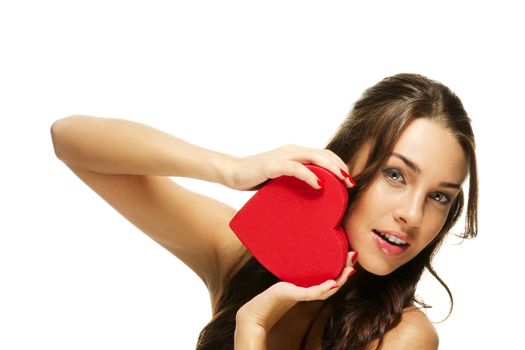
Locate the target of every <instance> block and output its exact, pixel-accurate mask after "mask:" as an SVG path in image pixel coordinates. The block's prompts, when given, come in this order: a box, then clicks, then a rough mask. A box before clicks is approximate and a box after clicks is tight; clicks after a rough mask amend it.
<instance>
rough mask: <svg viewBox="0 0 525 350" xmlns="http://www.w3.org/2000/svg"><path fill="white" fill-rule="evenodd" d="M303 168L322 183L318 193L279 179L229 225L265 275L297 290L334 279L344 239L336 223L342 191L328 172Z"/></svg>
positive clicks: (344, 251) (344, 192)
mask: <svg viewBox="0 0 525 350" xmlns="http://www.w3.org/2000/svg"><path fill="white" fill-rule="evenodd" d="M306 166H307V167H308V168H309V169H310V170H312V171H313V172H314V173H315V174H316V175H317V177H318V178H319V179H320V180H321V181H322V185H323V188H322V189H319V190H317V189H314V188H312V187H311V186H310V185H308V184H307V183H306V182H304V181H302V180H299V179H297V178H295V177H292V176H281V177H279V178H276V179H273V180H270V181H269V182H268V183H267V184H266V185H264V186H263V187H262V188H261V189H260V190H259V191H257V192H256V193H255V194H254V195H253V196H252V198H250V200H248V202H246V204H245V205H244V206H243V207H242V208H241V209H240V210H239V211H238V212H237V214H236V215H235V216H234V217H233V219H232V220H231V222H230V227H231V228H232V230H233V231H234V232H235V234H236V235H237V237H239V239H240V240H241V242H242V243H243V244H244V246H245V247H246V248H247V249H248V250H249V251H250V253H251V254H252V255H253V256H254V257H255V258H256V259H257V260H258V261H259V262H260V263H261V264H262V265H263V266H264V267H265V268H266V269H267V270H268V271H270V272H271V273H272V274H274V275H275V276H277V277H278V278H279V279H281V280H283V281H287V282H291V283H293V284H295V285H297V286H301V287H309V286H313V285H317V284H320V283H322V282H324V281H326V280H328V279H335V278H337V277H338V276H339V275H340V274H341V272H342V270H343V268H344V266H345V263H346V257H347V254H348V240H347V238H346V234H345V232H344V230H343V229H342V228H341V225H340V223H341V220H342V218H343V215H344V213H345V210H346V206H347V203H348V191H347V188H346V186H345V185H344V184H343V182H342V181H341V180H339V179H338V178H337V177H336V176H335V175H334V174H332V173H331V172H329V171H328V170H326V169H324V168H321V167H318V166H316V165H306Z"/></svg>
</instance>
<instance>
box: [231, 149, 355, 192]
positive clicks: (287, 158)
mask: <svg viewBox="0 0 525 350" xmlns="http://www.w3.org/2000/svg"><path fill="white" fill-rule="evenodd" d="M306 163H310V164H315V165H318V166H320V167H323V168H325V169H327V170H329V171H331V172H332V173H333V174H335V175H336V176H337V177H338V178H339V179H341V180H343V181H345V183H346V184H347V186H348V187H352V186H353V185H354V184H353V183H352V181H353V180H350V176H349V174H348V173H349V170H348V166H347V165H346V164H345V162H344V161H343V160H342V159H341V158H339V157H338V156H337V155H336V154H335V153H333V152H332V151H330V150H326V149H315V148H306V147H300V146H295V145H288V146H282V147H279V148H277V149H275V150H272V151H269V152H265V153H260V154H256V155H253V156H249V157H244V158H235V159H234V160H233V162H232V164H231V166H230V167H229V172H228V176H227V179H226V186H228V187H230V188H233V189H236V190H250V189H253V188H255V187H257V186H258V185H260V184H262V183H263V182H265V181H266V180H268V179H275V178H277V177H279V176H282V175H288V176H294V177H296V178H298V179H301V180H303V181H305V182H306V183H308V184H309V185H310V186H312V187H313V188H316V189H319V188H321V186H320V185H319V183H318V180H319V179H318V178H317V176H316V175H315V174H314V173H313V172H312V171H310V170H309V169H308V168H307V167H306V166H304V164H306Z"/></svg>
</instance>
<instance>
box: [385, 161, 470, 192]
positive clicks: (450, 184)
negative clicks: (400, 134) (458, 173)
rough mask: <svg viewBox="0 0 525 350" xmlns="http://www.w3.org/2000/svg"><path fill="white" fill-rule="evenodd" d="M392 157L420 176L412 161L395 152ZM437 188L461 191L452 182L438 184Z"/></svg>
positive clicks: (418, 169) (419, 170)
mask: <svg viewBox="0 0 525 350" xmlns="http://www.w3.org/2000/svg"><path fill="white" fill-rule="evenodd" d="M392 155H393V156H396V157H397V158H399V159H401V160H402V161H403V163H405V164H406V166H407V167H409V168H410V169H412V170H413V171H414V172H415V173H416V174H421V168H419V166H418V165H417V164H416V163H414V162H413V161H411V160H410V159H408V158H407V157H405V156H404V155H402V154H400V153H397V152H392ZM439 186H441V187H448V188H457V189H458V190H460V189H461V185H459V184H456V183H452V182H440V183H439Z"/></svg>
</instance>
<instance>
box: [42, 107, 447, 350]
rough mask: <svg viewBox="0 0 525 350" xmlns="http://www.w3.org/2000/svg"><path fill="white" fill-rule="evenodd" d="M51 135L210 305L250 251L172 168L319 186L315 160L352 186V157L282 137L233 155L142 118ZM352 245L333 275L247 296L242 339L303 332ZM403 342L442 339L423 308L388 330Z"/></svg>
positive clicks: (241, 180) (76, 126) (273, 344)
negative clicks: (202, 289) (179, 264)
mask: <svg viewBox="0 0 525 350" xmlns="http://www.w3.org/2000/svg"><path fill="white" fill-rule="evenodd" d="M51 134H52V139H53V146H54V148H55V153H56V155H57V157H58V158H59V159H60V160H62V161H63V162H64V163H65V164H66V165H67V166H68V167H69V168H70V169H71V170H72V171H73V172H74V173H75V174H76V175H77V176H78V177H79V178H80V179H81V180H82V181H83V182H85V183H86V184H87V185H88V186H89V187H90V188H92V189H93V190H94V191H95V192H96V193H98V194H99V195H100V196H101V197H102V198H103V199H104V200H105V201H107V202H108V203H109V204H110V205H111V206H112V207H113V208H115V209H116V210H117V211H118V212H119V213H120V214H121V215H123V216H124V217H125V218H126V219H127V220H129V221H130V222H131V223H132V224H134V225H135V226H136V227H137V228H139V229H140V230H141V231H143V232H144V233H146V234H147V235H148V236H149V237H151V238H152V239H154V240H155V241H156V242H158V243H159V244H160V245H162V246H163V247H164V248H165V249H167V250H168V251H170V252H171V253H173V254H174V255H176V256H177V257H178V258H179V259H180V260H181V261H183V262H184V263H185V264H186V265H188V266H189V267H190V268H191V269H192V270H193V271H194V272H195V273H196V274H197V275H198V276H199V277H200V278H201V279H202V280H203V281H204V283H205V284H206V286H207V288H208V290H209V293H210V298H211V302H212V305H215V301H216V300H217V298H218V297H219V296H220V294H221V292H222V291H223V290H224V288H226V287H227V279H228V276H230V275H231V273H232V272H233V271H235V269H236V268H238V266H236V262H237V261H238V257H239V256H241V255H242V254H243V252H244V251H245V248H244V247H243V246H242V244H241V243H240V241H239V240H238V239H237V237H236V235H235V234H234V233H233V232H232V231H231V230H230V228H229V226H228V223H229V221H230V220H231V218H232V217H233V216H234V215H235V213H236V211H235V209H233V208H231V207H229V206H227V205H225V204H224V203H221V202H219V201H217V200H215V199H211V198H209V197H206V196H204V195H201V194H197V193H194V192H192V191H189V190H187V189H185V188H183V187H181V186H180V185H178V184H177V183H176V182H174V181H173V180H172V179H170V178H169V177H168V176H181V177H190V178H195V179H201V180H206V181H211V182H216V183H220V184H223V185H225V186H227V187H229V188H232V189H235V190H246V189H250V188H253V187H255V186H257V185H258V184H260V183H262V182H264V181H266V180H267V179H270V178H276V177H278V176H281V175H291V176H295V177H297V178H299V179H302V180H304V181H305V182H307V183H308V184H310V185H311V186H312V187H314V188H319V185H318V184H317V178H316V176H315V174H313V173H312V172H310V171H309V170H308V169H307V168H306V167H304V166H303V165H302V164H304V163H313V164H316V165H319V166H322V167H324V168H326V169H328V170H330V171H331V172H333V173H334V174H335V175H336V176H338V177H339V178H340V179H341V180H342V181H345V183H347V185H348V186H349V187H350V186H352V185H351V183H350V182H349V181H348V179H346V178H345V176H343V175H342V174H341V171H340V170H344V171H345V172H347V173H349V172H350V169H349V167H348V165H347V164H345V162H344V161H343V160H341V159H340V158H339V157H338V156H336V155H335V154H334V153H332V152H330V151H327V150H321V149H313V148H305V147H299V146H284V147H281V148H278V149H275V150H272V151H269V152H265V153H261V154H258V155H254V156H250V157H245V158H237V157H233V156H230V155H226V154H222V153H218V152H214V151H211V150H207V149H203V148H200V147H197V146H194V145H191V144H189V143H187V142H185V141H183V140H180V139H178V138H176V137H174V136H172V135H169V134H166V133H164V132H162V131H159V130H157V129H154V128H151V127H148V126H146V125H143V124H138V123H134V122H131V121H125V120H120V119H108V118H95V117H88V116H72V117H67V118H64V119H60V120H58V121H56V122H55V123H54V124H53V126H52V127H51ZM352 170H354V169H352ZM355 170H356V171H357V169H355ZM196 213H201V215H198V216H197V215H196ZM353 254H354V253H353V252H350V253H349V257H348V261H347V266H346V268H345V269H344V271H343V273H342V274H341V276H340V277H339V278H338V279H337V280H336V281H333V280H330V281H326V282H324V283H323V284H321V285H319V286H314V287H311V288H299V287H296V286H293V285H291V284H289V283H285V282H279V283H277V284H275V285H274V286H272V287H270V288H268V289H267V290H266V291H264V292H263V293H261V294H259V295H257V296H256V297H255V298H254V299H252V300H251V301H250V302H248V303H247V304H245V305H244V306H243V307H242V308H241V309H240V310H239V312H238V314H237V329H236V334H235V346H236V348H239V349H265V348H267V347H268V348H271V349H276V348H278V346H284V345H285V344H287V343H286V341H288V340H290V339H299V340H300V339H302V337H303V335H304V334H305V331H306V327H305V326H304V324H305V323H307V322H306V320H308V321H309V320H311V319H312V318H313V316H314V315H315V314H316V313H317V311H318V310H319V306H320V305H321V302H320V301H321V300H323V299H326V298H328V297H330V296H331V295H333V294H334V293H336V292H337V290H338V289H339V287H340V286H341V285H343V284H344V283H346V282H347V280H348V275H349V274H350V273H351V272H352V271H353V267H352V264H351V260H352V256H353ZM360 259H361V258H360ZM349 283H351V279H350V282H349ZM338 286H339V287H338ZM215 311H216V310H213V312H215ZM324 316H326V315H324ZM325 320H326V318H323V317H320V318H319V321H318V322H317V323H316V324H315V325H314V327H313V329H312V331H311V333H310V334H309V335H308V344H307V345H308V347H309V348H312V349H315V348H320V334H321V333H320V331H321V330H322V329H323V325H324V321H325ZM289 345H294V344H289ZM297 346H298V344H297ZM292 347H293V346H292ZM286 348H290V347H286ZM399 348H410V349H436V348H437V335H436V332H435V330H434V328H433V326H432V324H431V323H430V322H429V321H428V319H427V318H426V316H425V315H424V314H422V313H421V312H420V311H417V310H416V311H413V310H412V311H409V310H407V312H406V315H404V316H403V319H402V321H401V324H400V325H398V326H397V327H396V328H395V329H393V330H392V331H390V332H389V333H388V334H387V336H386V338H385V341H384V345H383V347H382V349H387V350H388V349H399Z"/></svg>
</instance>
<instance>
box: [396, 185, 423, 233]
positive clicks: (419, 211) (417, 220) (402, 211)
mask: <svg viewBox="0 0 525 350" xmlns="http://www.w3.org/2000/svg"><path fill="white" fill-rule="evenodd" d="M424 205H425V195H424V194H423V193H419V192H415V191H414V192H411V191H409V192H406V193H405V194H404V195H403V196H401V198H400V201H399V203H398V205H397V206H396V208H395V209H394V218H395V219H396V220H398V221H401V222H403V224H405V225H406V226H408V227H418V226H421V223H422V222H423V210H424Z"/></svg>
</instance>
